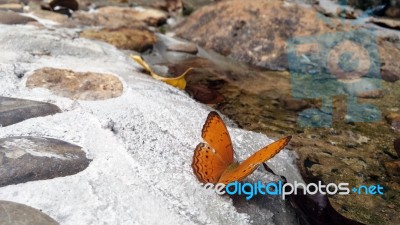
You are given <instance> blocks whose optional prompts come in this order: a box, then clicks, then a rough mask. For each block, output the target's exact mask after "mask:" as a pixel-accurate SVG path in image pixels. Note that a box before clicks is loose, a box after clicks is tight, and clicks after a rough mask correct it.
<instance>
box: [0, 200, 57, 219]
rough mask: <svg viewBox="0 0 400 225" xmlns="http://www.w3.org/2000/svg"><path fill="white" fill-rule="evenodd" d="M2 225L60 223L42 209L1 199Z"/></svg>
mask: <svg viewBox="0 0 400 225" xmlns="http://www.w3.org/2000/svg"><path fill="white" fill-rule="evenodd" d="M0 224H1V225H58V224H59V223H58V222H57V221H55V220H54V219H52V218H51V217H49V216H48V215H46V214H44V213H43V212H41V211H40V210H37V209H35V208H32V207H30V206H27V205H24V204H20V203H16V202H9V201H0Z"/></svg>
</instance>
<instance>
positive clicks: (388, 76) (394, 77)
mask: <svg viewBox="0 0 400 225" xmlns="http://www.w3.org/2000/svg"><path fill="white" fill-rule="evenodd" d="M381 76H382V79H383V80H384V81H387V82H395V81H398V80H399V79H400V74H399V73H397V74H396V73H394V72H392V71H390V70H387V69H382V70H381Z"/></svg>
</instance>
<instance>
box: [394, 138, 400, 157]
mask: <svg viewBox="0 0 400 225" xmlns="http://www.w3.org/2000/svg"><path fill="white" fill-rule="evenodd" d="M393 145H394V150H396V152H397V156H399V157H400V138H397V139H396V140H394V142H393Z"/></svg>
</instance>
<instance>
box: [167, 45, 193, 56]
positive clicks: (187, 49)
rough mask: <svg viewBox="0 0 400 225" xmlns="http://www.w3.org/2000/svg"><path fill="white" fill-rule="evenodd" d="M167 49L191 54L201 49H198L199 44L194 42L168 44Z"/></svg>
mask: <svg viewBox="0 0 400 225" xmlns="http://www.w3.org/2000/svg"><path fill="white" fill-rule="evenodd" d="M167 50H168V51H174V52H185V53H190V54H197V52H198V51H199V50H198V49H197V46H196V45H195V44H192V43H178V44H172V45H169V46H168V48H167Z"/></svg>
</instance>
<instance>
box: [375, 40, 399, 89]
mask: <svg viewBox="0 0 400 225" xmlns="http://www.w3.org/2000/svg"><path fill="white" fill-rule="evenodd" d="M377 44H378V50H379V57H380V58H379V60H380V61H381V64H382V66H381V71H382V74H381V76H382V79H383V80H386V81H389V82H394V81H397V80H398V79H399V78H400V66H399V64H398V63H397V61H398V59H399V58H400V48H399V47H398V43H396V42H390V41H388V40H384V39H381V38H378V40H377Z"/></svg>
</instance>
